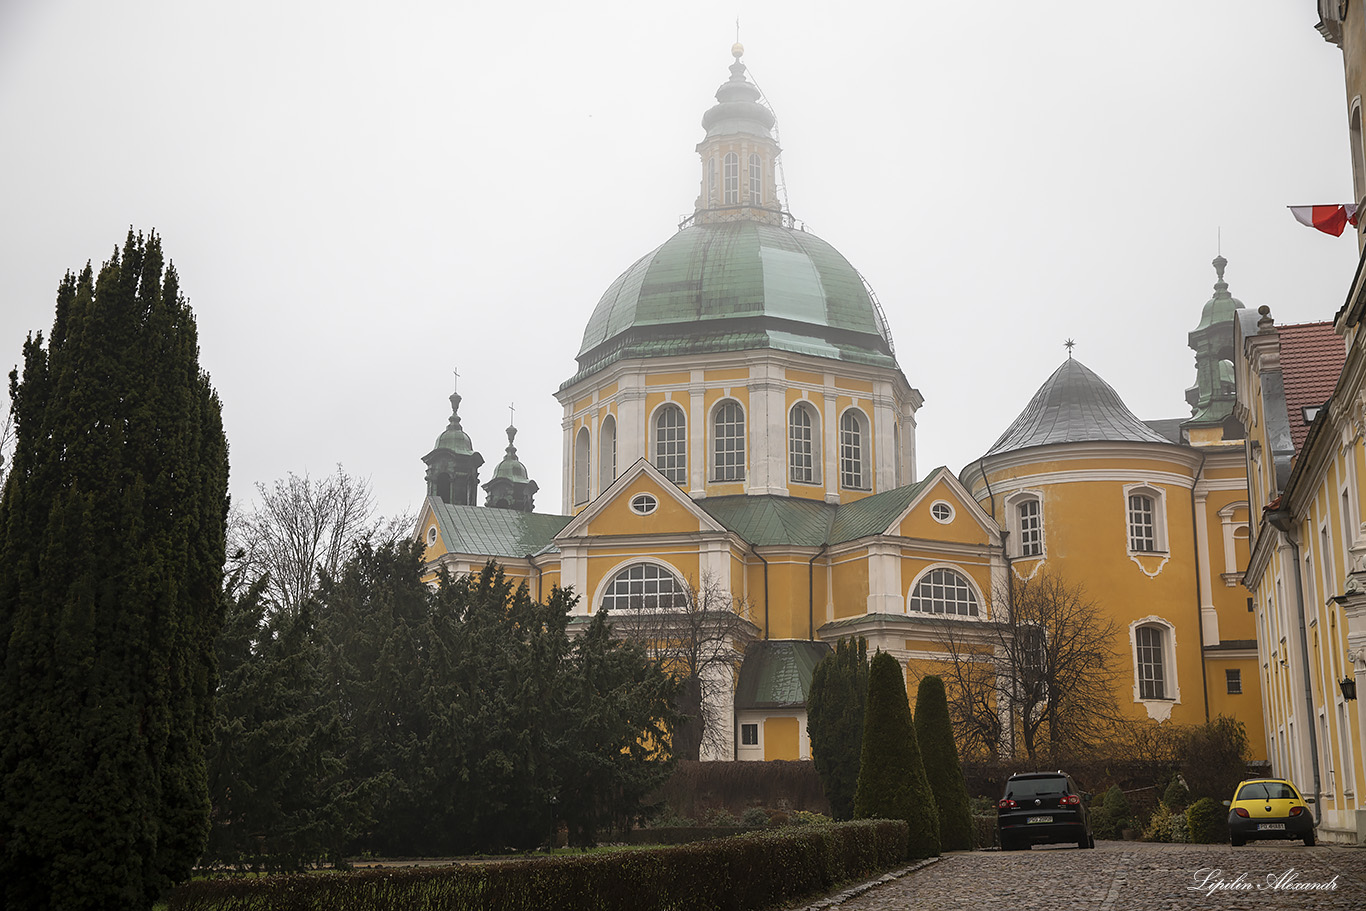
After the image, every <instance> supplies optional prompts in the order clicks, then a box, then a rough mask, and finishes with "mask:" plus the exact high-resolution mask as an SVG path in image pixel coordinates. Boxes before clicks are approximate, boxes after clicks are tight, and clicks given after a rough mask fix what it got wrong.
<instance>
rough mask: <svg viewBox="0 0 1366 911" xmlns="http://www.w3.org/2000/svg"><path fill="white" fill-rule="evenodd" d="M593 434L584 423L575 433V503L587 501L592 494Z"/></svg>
mask: <svg viewBox="0 0 1366 911" xmlns="http://www.w3.org/2000/svg"><path fill="white" fill-rule="evenodd" d="M592 437H593V435H592V434H591V433H589V431H588V425H587V424H584V425H583V426H581V427H580V428H579V432H578V433H576V434H574V505H575V506H582V505H583V504H585V503H587V502H588V501H589V500H590V499H591V498H592V494H591V492H590V490H589V486H590V484H591V483H592V477H593V438H592Z"/></svg>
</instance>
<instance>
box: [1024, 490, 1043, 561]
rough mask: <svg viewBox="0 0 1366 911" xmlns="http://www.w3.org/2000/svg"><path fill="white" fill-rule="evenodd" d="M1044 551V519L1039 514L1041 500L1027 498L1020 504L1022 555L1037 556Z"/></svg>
mask: <svg viewBox="0 0 1366 911" xmlns="http://www.w3.org/2000/svg"><path fill="white" fill-rule="evenodd" d="M1042 553H1043V520H1042V517H1041V516H1040V515H1039V501H1038V500H1025V501H1024V502H1023V503H1021V504H1020V556H1022V557H1037V556H1039V555H1040V554H1042Z"/></svg>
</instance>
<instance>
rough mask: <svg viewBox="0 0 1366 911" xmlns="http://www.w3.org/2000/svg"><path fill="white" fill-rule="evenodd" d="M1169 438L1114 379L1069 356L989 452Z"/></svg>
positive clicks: (1165, 441)
mask: <svg viewBox="0 0 1366 911" xmlns="http://www.w3.org/2000/svg"><path fill="white" fill-rule="evenodd" d="M1093 441H1108V442H1126V443H1166V444H1168V445H1170V441H1169V440H1167V439H1166V438H1165V437H1163V436H1162V435H1161V434H1159V433H1158V432H1157V431H1155V430H1153V429H1152V428H1150V427H1148V425H1146V424H1144V423H1143V422H1142V421H1140V420H1139V419H1138V418H1136V417H1134V414H1133V412H1132V411H1130V410H1129V409H1128V408H1127V407H1126V406H1125V404H1124V402H1123V400H1121V399H1120V397H1119V393H1117V392H1115V390H1114V389H1112V388H1110V384H1109V383H1107V382H1105V381H1104V380H1103V379H1101V378H1100V377H1098V376H1096V375H1095V374H1094V373H1092V372H1091V371H1090V370H1088V369H1087V368H1086V367H1085V366H1083V365H1082V363H1081V361H1078V360H1076V359H1075V358H1072V357H1069V358H1068V359H1067V360H1065V361H1063V362H1062V366H1061V367H1059V368H1058V369H1057V370H1055V371H1053V375H1052V376H1050V377H1049V378H1048V379H1047V380H1046V381H1045V382H1044V384H1043V385H1042V386H1040V387H1039V391H1038V392H1036V393H1034V398H1032V399H1030V401H1029V404H1028V405H1026V406H1025V410H1024V411H1022V412H1020V416H1019V417H1017V418H1016V419H1015V423H1013V424H1011V425H1010V428H1009V429H1008V430H1006V432H1005V433H1003V434H1001V438H1000V439H999V440H997V441H996V443H995V444H994V445H993V446H992V447H991V448H990V449H988V450H987V453H986V454H987V455H988V456H993V455H999V454H1000V453H1003V452H1015V451H1017V450H1020V449H1028V448H1030V447H1031V446H1047V445H1050V444H1052V443H1084V442H1093Z"/></svg>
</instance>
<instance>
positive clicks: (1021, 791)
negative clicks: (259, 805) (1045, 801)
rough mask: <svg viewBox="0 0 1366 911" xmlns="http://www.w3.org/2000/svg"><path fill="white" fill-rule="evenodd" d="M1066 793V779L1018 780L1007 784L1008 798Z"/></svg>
mask: <svg viewBox="0 0 1366 911" xmlns="http://www.w3.org/2000/svg"><path fill="white" fill-rule="evenodd" d="M1066 793H1067V779H1066V778H1056V777H1053V778H1016V779H1013V780H1011V781H1008V782H1006V796H1007V797H1017V798H1018V797H1043V796H1044V795H1047V794H1066Z"/></svg>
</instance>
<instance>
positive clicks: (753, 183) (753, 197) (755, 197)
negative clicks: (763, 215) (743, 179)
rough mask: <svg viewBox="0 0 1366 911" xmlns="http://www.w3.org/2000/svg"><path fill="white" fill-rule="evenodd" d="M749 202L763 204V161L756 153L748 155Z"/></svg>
mask: <svg viewBox="0 0 1366 911" xmlns="http://www.w3.org/2000/svg"><path fill="white" fill-rule="evenodd" d="M749 204H750V205H751V206H762V205H763V204H764V163H763V161H762V160H761V159H760V158H759V156H758V155H751V156H749Z"/></svg>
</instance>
